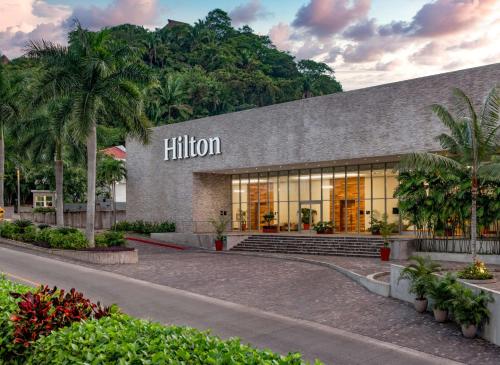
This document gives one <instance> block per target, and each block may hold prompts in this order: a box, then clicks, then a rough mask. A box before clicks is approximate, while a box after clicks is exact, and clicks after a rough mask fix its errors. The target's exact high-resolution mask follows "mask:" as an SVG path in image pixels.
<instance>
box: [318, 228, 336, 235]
mask: <svg viewBox="0 0 500 365" xmlns="http://www.w3.org/2000/svg"><path fill="white" fill-rule="evenodd" d="M316 233H318V234H333V228H326V229H324V230H323V231H318V232H316Z"/></svg>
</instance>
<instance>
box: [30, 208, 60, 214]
mask: <svg viewBox="0 0 500 365" xmlns="http://www.w3.org/2000/svg"><path fill="white" fill-rule="evenodd" d="M55 212H56V208H52V207H36V208H33V213H55Z"/></svg>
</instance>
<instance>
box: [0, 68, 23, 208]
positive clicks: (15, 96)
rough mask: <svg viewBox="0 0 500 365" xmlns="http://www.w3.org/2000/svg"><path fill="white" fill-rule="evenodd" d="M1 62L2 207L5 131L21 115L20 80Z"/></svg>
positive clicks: (0, 197) (1, 197) (0, 199)
mask: <svg viewBox="0 0 500 365" xmlns="http://www.w3.org/2000/svg"><path fill="white" fill-rule="evenodd" d="M15 77H16V76H15V75H12V74H9V73H8V72H7V66H5V65H3V64H2V63H0V207H3V206H4V182H5V133H6V129H7V128H8V127H10V126H11V125H12V123H14V121H15V120H16V118H18V117H19V115H20V92H21V89H22V88H21V85H20V82H19V81H20V80H19V78H18V77H16V78H15Z"/></svg>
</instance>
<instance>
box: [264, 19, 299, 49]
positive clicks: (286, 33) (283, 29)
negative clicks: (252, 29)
mask: <svg viewBox="0 0 500 365" xmlns="http://www.w3.org/2000/svg"><path fill="white" fill-rule="evenodd" d="M291 34H292V29H291V27H290V26H289V25H288V24H285V23H278V24H276V25H274V26H272V27H271V29H270V30H269V38H271V41H272V42H273V43H274V45H275V46H276V47H277V48H278V49H281V50H283V51H290V50H291V49H292V47H293V42H292V41H291V39H290V37H291Z"/></svg>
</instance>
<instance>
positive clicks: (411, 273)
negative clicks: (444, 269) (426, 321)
mask: <svg viewBox="0 0 500 365" xmlns="http://www.w3.org/2000/svg"><path fill="white" fill-rule="evenodd" d="M410 260H411V261H412V263H411V264H410V265H408V266H406V267H405V268H404V269H403V270H402V271H401V274H400V276H399V278H398V282H399V281H400V280H409V281H410V293H412V294H415V295H416V296H417V299H424V298H425V295H426V294H427V292H428V287H429V283H430V282H431V281H432V280H433V278H432V273H433V272H435V271H438V270H439V268H440V265H439V264H438V263H436V262H433V261H432V260H431V259H430V257H421V256H411V257H410Z"/></svg>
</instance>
